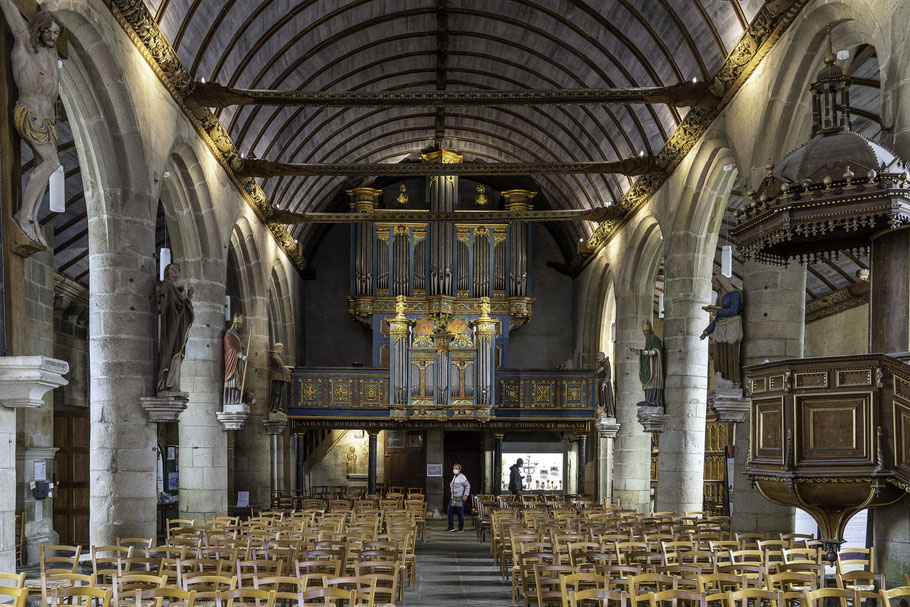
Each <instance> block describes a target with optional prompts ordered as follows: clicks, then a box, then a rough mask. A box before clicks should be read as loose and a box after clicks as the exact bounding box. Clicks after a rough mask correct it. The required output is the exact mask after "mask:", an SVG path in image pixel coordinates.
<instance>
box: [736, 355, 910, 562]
mask: <svg viewBox="0 0 910 607" xmlns="http://www.w3.org/2000/svg"><path fill="white" fill-rule="evenodd" d="M746 373H747V377H748V382H747V386H748V387H749V388H750V390H751V397H752V406H751V422H752V425H751V436H750V441H749V455H748V459H747V462H746V474H747V475H748V476H749V478H750V479H751V480H752V482H753V483H754V485H755V486H756V487H757V488H758V490H759V491H760V492H761V493H762V495H764V496H765V497H766V498H767V499H769V500H771V501H772V502H775V503H778V504H782V505H786V506H795V507H798V508H802V509H804V510H806V511H807V512H808V513H809V514H811V515H812V516H813V518H815V520H816V521H817V522H818V524H819V526H820V527H821V530H822V538H823V540H824V541H825V543H826V544H827V545H828V547H829V551H830V549H831V548H834V547H836V545H838V544H839V543H840V541H841V539H842V538H843V530H844V526H845V525H846V523H847V521H848V520H849V519H850V517H851V516H853V514H855V513H856V512H858V511H860V510H862V509H864V508H868V507H872V506H882V505H887V504H890V503H893V502H895V501H897V500H898V499H900V498H901V496H902V495H904V493H905V491H908V490H910V365H907V364H906V363H905V362H903V361H902V360H899V359H897V358H893V357H891V356H888V355H885V354H861V355H854V356H837V357H825V358H803V359H791V360H782V361H776V362H770V363H764V364H760V365H754V366H750V367H747V368H746Z"/></svg>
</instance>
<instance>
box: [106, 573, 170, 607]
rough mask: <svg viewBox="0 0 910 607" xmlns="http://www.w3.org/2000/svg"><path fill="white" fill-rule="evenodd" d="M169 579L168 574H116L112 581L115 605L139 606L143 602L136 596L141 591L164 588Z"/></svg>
mask: <svg viewBox="0 0 910 607" xmlns="http://www.w3.org/2000/svg"><path fill="white" fill-rule="evenodd" d="M167 580H168V578H167V576H166V575H152V574H145V573H131V574H127V575H115V576H114V578H113V582H112V583H111V589H112V590H113V593H114V595H113V599H114V605H115V606H117V607H127V606H128V605H134V606H135V607H139V606H140V605H141V604H142V603H140V602H139V598H138V597H137V596H136V594H137V593H138V592H139V591H141V590H153V589H155V588H164V587H166V586H167Z"/></svg>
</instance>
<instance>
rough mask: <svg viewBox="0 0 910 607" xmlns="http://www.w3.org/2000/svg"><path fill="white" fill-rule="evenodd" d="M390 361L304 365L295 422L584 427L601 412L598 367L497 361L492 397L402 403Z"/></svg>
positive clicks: (295, 380)
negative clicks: (518, 365)
mask: <svg viewBox="0 0 910 607" xmlns="http://www.w3.org/2000/svg"><path fill="white" fill-rule="evenodd" d="M390 383H391V382H390V373H389V369H383V368H364V367H359V368H356V367H355V368H351V367H320V368H311V367H298V368H295V369H293V370H292V372H291V389H290V391H289V401H290V402H289V407H288V415H289V417H290V418H291V419H292V420H293V422H294V426H295V427H304V426H306V427H314V426H327V427H328V426H331V427H337V428H348V427H350V428H386V427H387V428H399V427H401V426H402V425H406V426H413V427H432V426H438V425H442V424H444V425H445V426H446V427H455V426H457V427H479V426H480V425H487V426H488V427H491V428H510V429H538V428H539V429H555V430H576V431H585V430H588V429H590V424H591V422H592V421H593V420H594V417H595V415H594V409H595V398H596V397H595V379H594V373H593V372H592V371H579V370H562V369H553V370H550V369H530V370H520V369H497V370H496V376H495V380H494V390H493V392H494V394H493V398H492V399H490V400H492V402H490V403H487V404H485V403H483V402H478V401H479V400H480V399H479V398H478V396H477V395H471V396H469V397H466V396H465V395H461V394H459V395H455V396H450V397H449V398H447V399H446V398H435V399H411V400H410V401H409V402H407V403H395V402H394V399H393V398H391V393H390Z"/></svg>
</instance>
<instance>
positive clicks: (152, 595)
mask: <svg viewBox="0 0 910 607" xmlns="http://www.w3.org/2000/svg"><path fill="white" fill-rule="evenodd" d="M165 599H167V607H178V606H179V607H193V604H194V603H195V602H196V591H195V590H190V591H189V592H186V591H185V590H180V589H179V588H169V587H164V588H148V589H145V590H137V591H136V605H147V604H148V601H152V600H154V601H155V607H162V605H163V604H164V600H165Z"/></svg>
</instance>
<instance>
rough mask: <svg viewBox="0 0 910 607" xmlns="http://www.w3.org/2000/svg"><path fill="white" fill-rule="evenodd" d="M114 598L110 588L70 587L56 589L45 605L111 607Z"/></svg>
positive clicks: (50, 606)
mask: <svg viewBox="0 0 910 607" xmlns="http://www.w3.org/2000/svg"><path fill="white" fill-rule="evenodd" d="M112 596H113V593H112V591H111V589H110V588H107V589H102V588H95V587H93V586H70V587H68V588H54V590H53V592H52V593H51V595H50V597H49V600H48V601H46V602H45V603H43V604H44V605H47V606H48V607H57V606H58V605H73V606H78V607H110V604H111V597H112Z"/></svg>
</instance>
